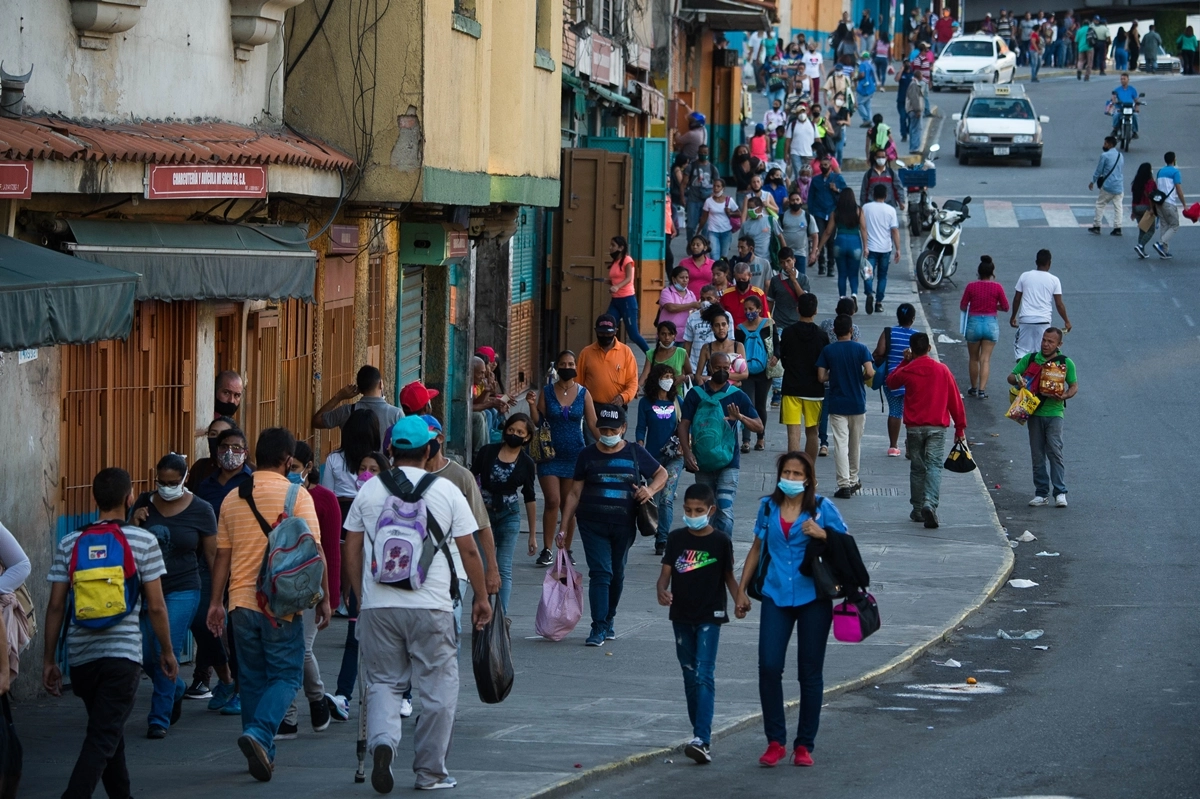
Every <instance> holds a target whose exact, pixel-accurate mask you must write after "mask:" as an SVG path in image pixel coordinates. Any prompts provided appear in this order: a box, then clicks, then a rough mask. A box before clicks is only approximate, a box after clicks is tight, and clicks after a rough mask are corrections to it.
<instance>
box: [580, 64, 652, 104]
mask: <svg viewBox="0 0 1200 799" xmlns="http://www.w3.org/2000/svg"><path fill="white" fill-rule="evenodd" d="M562 76H563V83H565V84H567V85H568V86H570V87H571V88H572V89H574V90H575V91H578V92H585V93H586V92H592V93H593V94H595V95H596V96H597V97H600V98H601V99H604V100H607V101H608V102H610V103H612V104H613V105H615V106H617V107H618V108H620V109H621V110H622V111H627V112H628V113H630V114H642V113H645V112H644V111H642V109H640V108H637V107H635V106H634V105H633V104H632V102H631V100H630V98H628V97H626V96H625V95H623V94H617V93H616V92H614V91H611V90H610V89H605V88H604V87H602V86H598V85H596V84H595V83H592V82H591V81H587V82H584V81H582V80H580V79H579V78H578V77H576V76H575V75H572V74H571V73H570V72H567V71H565V70H564V71H563V74H562Z"/></svg>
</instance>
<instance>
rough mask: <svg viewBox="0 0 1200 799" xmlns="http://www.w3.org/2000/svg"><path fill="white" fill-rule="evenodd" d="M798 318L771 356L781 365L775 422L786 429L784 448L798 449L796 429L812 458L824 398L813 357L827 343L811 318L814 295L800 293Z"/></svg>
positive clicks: (815, 453) (824, 336) (783, 333)
mask: <svg viewBox="0 0 1200 799" xmlns="http://www.w3.org/2000/svg"><path fill="white" fill-rule="evenodd" d="M796 307H797V312H798V313H799V315H800V321H799V322H796V323H795V324H793V325H789V326H788V327H787V328H785V329H784V330H783V332H782V333H780V335H779V346H778V348H777V349H776V351H775V355H776V357H777V358H779V361H780V363H782V364H783V398H782V400H781V401H780V404H779V421H780V423H781V424H783V425H784V426H785V427H786V428H787V437H788V451H789V452H795V451H797V450H799V449H800V432H801V430H803V431H804V437H805V442H804V450H805V452H807V453H808V457H809V458H811V459H813V460H814V461H815V459H816V456H817V446H818V443H817V427H818V424H819V423H820V420H821V407H822V404H823V403H824V401H825V387H824V385H822V384H823V382H824V381H822V380H819V379H818V378H817V359H818V358H819V357H820V356H821V350H823V349H824V348H825V347H826V346H827V345H828V344H829V337H828V336H827V335H825V331H823V330H821V328H820V327H819V326H818V325H817V324H816V323H815V322H814V321H813V318H814V317H815V316H816V315H817V295H815V294H804V295H802V296H801V297H800V299H799V300H798V301H797V303H796Z"/></svg>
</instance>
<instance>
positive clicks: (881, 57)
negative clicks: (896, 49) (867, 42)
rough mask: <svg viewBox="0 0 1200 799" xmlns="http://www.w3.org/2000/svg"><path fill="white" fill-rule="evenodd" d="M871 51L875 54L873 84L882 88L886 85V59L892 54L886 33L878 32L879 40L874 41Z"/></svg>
mask: <svg viewBox="0 0 1200 799" xmlns="http://www.w3.org/2000/svg"><path fill="white" fill-rule="evenodd" d="M872 50H873V52H874V53H875V82H876V83H878V84H879V85H880V86H883V85H884V84H885V83H887V76H888V57H889V56H890V55H891V52H892V46H891V43H890V42H889V40H888V35H887V34H886V33H884V32H883V31H880V32H879V38H877V39H876V40H875V45H874V47H873V48H872Z"/></svg>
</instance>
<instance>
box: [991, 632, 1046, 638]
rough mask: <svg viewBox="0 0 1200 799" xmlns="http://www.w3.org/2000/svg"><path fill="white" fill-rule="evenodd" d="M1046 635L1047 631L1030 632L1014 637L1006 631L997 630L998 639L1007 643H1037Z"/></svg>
mask: <svg viewBox="0 0 1200 799" xmlns="http://www.w3.org/2000/svg"><path fill="white" fill-rule="evenodd" d="M1045 634H1046V631H1045V630H1029V631H1027V632H1023V633H1018V634H1017V635H1012V634H1010V633H1006V632H1005V631H1004V630H997V631H996V637H997V638H1003V639H1004V640H1005V641H1036V640H1037V639H1039V638H1041V637H1042V636H1043V635H1045Z"/></svg>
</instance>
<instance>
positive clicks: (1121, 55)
mask: <svg viewBox="0 0 1200 799" xmlns="http://www.w3.org/2000/svg"><path fill="white" fill-rule="evenodd" d="M1113 61H1115V62H1116V63H1115V64H1114V65H1113V67H1114V69H1116V70H1117V72H1123V71H1124V70H1127V69H1129V51H1128V50H1126V49H1125V48H1124V47H1115V48H1113Z"/></svg>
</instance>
